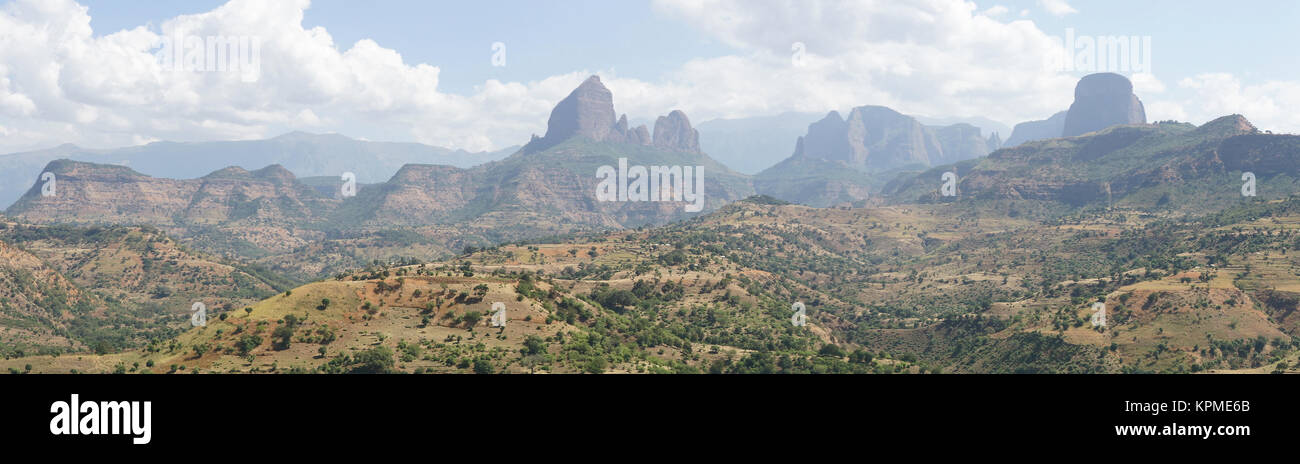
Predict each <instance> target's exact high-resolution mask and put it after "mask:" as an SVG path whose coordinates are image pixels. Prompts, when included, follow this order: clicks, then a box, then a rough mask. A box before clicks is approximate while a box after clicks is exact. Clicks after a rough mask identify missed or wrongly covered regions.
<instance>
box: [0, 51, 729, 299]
mask: <svg viewBox="0 0 1300 464" xmlns="http://www.w3.org/2000/svg"><path fill="white" fill-rule="evenodd" d="M613 115H614V107H613V99H612V94H611V93H610V92H609V90H608V89H606V88H605V87H604V86H603V85H602V84H601V83H600V80H599V78H597V77H595V76H593V77H592V78H591V79H589V80H587V81H586V82H584V83H583V85H581V86H579V87H578V88H577V89H575V90H574V91H573V92H572V93H571V94H570V95H569V97H567V98H565V99H564V100H563V101H561V102H560V103H559V104H557V106H556V108H555V110H554V111H553V112H552V115H551V118H550V121H549V123H548V130H547V134H546V136H544V137H534V139H533V141H532V142H530V143H529V144H528V145H527V146H525V147H524V148H523V149H521V150H518V151H517V152H515V153H514V154H513V155H510V156H509V157H507V158H505V159H503V160H500V161H493V162H488V163H485V164H480V165H478V166H475V167H472V168H468V169H463V168H458V167H454V166H447V165H433V164H405V165H403V166H401V168H400V169H399V170H398V171H397V172H396V173H395V174H394V175H393V176H392V177H391V178H389V179H387V180H386V181H384V182H380V183H375V184H370V185H364V186H361V187H360V188H359V189H358V191H357V194H356V196H355V197H351V198H343V197H342V195H341V187H342V184H343V182H342V181H341V180H336V179H337V178H334V179H321V182H311V183H306V182H303V180H302V179H300V178H298V177H297V176H295V175H294V173H293V172H291V171H290V170H288V169H287V168H286V167H284V166H282V165H271V166H268V167H265V168H261V169H257V170H254V171H249V170H246V169H244V168H240V167H228V168H222V169H218V170H215V171H213V172H211V173H208V174H206V175H203V176H202V177H198V178H192V179H170V178H161V177H153V176H148V175H144V174H142V173H139V172H137V171H135V170H133V169H130V168H128V167H125V166H117V165H107V164H91V163H86V162H78V161H68V160H58V161H53V162H50V163H49V165H48V166H46V167H45V170H46V171H48V172H52V173H54V174H55V175H56V176H57V177H56V178H57V188H58V195H54V196H48V197H47V196H43V195H41V189H40V186H39V183H37V184H36V185H33V186H32V188H30V189H28V191H27V192H26V194H25V195H23V196H22V197H21V198H20V199H19V200H18V201H17V202H15V203H14V205H13V206H11V207H10V208H9V209H8V211H7V213H8V214H9V215H10V216H12V217H14V218H16V219H19V220H21V221H24V222H29V223H39V224H51V223H74V224H142V223H143V224H153V225H157V226H159V227H163V228H165V229H166V230H167V231H169V232H170V233H173V234H176V235H178V236H179V237H181V238H182V239H184V240H188V242H187V243H190V244H192V245H193V246H196V247H198V248H201V249H203V250H205V251H208V252H211V253H214V254H218V255H221V256H227V257H242V258H246V259H247V258H254V259H259V260H260V261H259V262H261V263H263V264H266V265H268V266H271V267H273V268H275V269H277V270H279V271H281V272H286V273H290V274H293V275H299V276H303V275H313V274H317V273H321V272H331V271H336V270H339V269H346V268H349V267H355V266H357V265H358V264H359V263H364V262H367V261H369V260H370V259H374V258H378V257H388V256H393V255H396V256H409V255H412V254H427V253H446V252H449V251H451V250H454V249H459V247H461V246H464V245H478V246H482V245H487V244H491V243H497V242H500V241H504V240H512V239H521V238H533V237H539V236H547V235H557V234H563V233H569V232H573V231H580V230H596V229H604V228H619V227H635V226H639V225H646V224H662V223H664V222H667V221H670V220H673V219H675V218H680V217H684V216H685V215H687V214H688V213H687V212H686V211H685V208H684V206H685V203H683V202H681V201H659V202H599V201H597V199H596V198H595V195H594V192H595V190H596V187H597V183H598V178H597V177H596V172H597V169H598V168H599V167H600V166H618V165H619V159H620V158H626V159H627V160H628V161H629V162H630V163H631V164H634V165H645V166H690V167H692V168H693V169H697V170H699V169H702V171H701V172H702V173H703V183H704V184H703V185H704V189H705V191H706V192H707V194H706V195H704V196H702V197H701V199H700V205H701V206H702V207H703V208H704V209H705V210H712V209H716V208H718V207H720V206H721V205H724V204H726V203H729V202H732V201H736V200H739V199H741V198H744V197H747V196H750V195H752V194H753V193H754V191H753V187H752V186H751V184H750V182H749V180H748V179H747V178H746V177H745V176H743V175H741V174H738V173H735V172H733V171H730V170H729V169H727V168H726V167H725V166H723V165H721V164H719V163H717V162H716V161H713V160H712V159H710V158H709V157H708V156H707V155H704V154H703V153H700V151H699V142H698V133H697V132H696V131H695V129H694V128H692V127H691V125H690V121H689V120H688V119H687V117H686V115H685V114H683V113H681V112H680V111H674V112H672V113H670V114H668V115H666V116H662V117H660V118H659V119H658V120H657V121H656V123H655V131H654V133H653V135H650V134H649V132H648V131H647V130H646V129H645V128H644V127H639V128H635V129H632V128H628V127H627V126H626V120H627V119H626V116H624V117H623V118H622V119H621V120H619V121H615V120H614V118H613ZM293 138H294V137H289V139H293ZM310 140H318V139H317V138H314V137H312V138H310ZM283 142H284V141H283V140H280V141H278V142H277V143H283ZM360 146H364V147H372V146H374V145H369V144H360ZM679 181H680V179H679ZM661 187H662V188H670V187H671V188H681V187H682V186H680V185H679V186H670V185H663V186H661ZM394 228H404V229H409V230H410V231H411V232H410V234H409V236H408V238H407V239H403V240H400V241H397V242H396V244H394V243H395V242H393V241H391V240H390V241H387V242H384V241H383V240H379V239H376V238H375V237H381V236H385V235H384V234H385V233H386V231H389V230H391V229H394ZM365 237H370V239H375V240H379V241H381V242H384V245H381V246H375V247H356V246H355V244H354V245H353V246H352V247H350V248H351V251H349V252H348V253H346V254H347V256H335V255H329V254H328V253H320V254H318V255H315V256H314V257H313V260H314V262H313V263H311V264H303V263H301V262H295V263H287V262H281V261H277V257H285V256H287V255H289V254H291V253H293V252H294V251H295V250H299V249H301V248H302V247H309V246H314V244H315V245H318V244H321V243H334V245H331V246H338V243H341V242H339V241H348V240H358V239H360V240H368V239H367V238H365ZM357 248H366V249H364V250H360V251H358V249H357ZM304 273H305V274H304Z"/></svg>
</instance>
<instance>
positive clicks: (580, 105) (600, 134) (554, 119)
mask: <svg viewBox="0 0 1300 464" xmlns="http://www.w3.org/2000/svg"><path fill="white" fill-rule="evenodd" d="M615 114H616V113H615V112H614V94H613V92H610V91H609V89H608V88H606V87H605V85H604V84H603V83H601V82H600V77H599V76H591V77H589V78H587V80H586V81H583V83H582V84H581V85H579V86H578V88H576V89H574V90H573V92H572V93H570V94H569V96H568V97H565V98H564V100H561V101H560V103H559V104H557V105H555V109H553V110H551V118H550V119H549V120H548V121H547V123H546V135H545V136H542V137H538V136H536V135H534V136H533V138H532V140H531V141H529V142H528V145H526V146H524V152H525V153H537V152H540V151H544V150H546V149H548V148H551V147H553V146H555V145H558V144H560V142H563V141H565V140H568V139H571V138H574V137H583V138H586V139H588V140H593V141H596V142H610V143H626V144H632V145H653V146H655V147H659V148H664V149H669V150H676V151H685V152H691V153H698V152H699V151H700V134H699V132H698V131H696V130H695V129H694V128H692V127H691V122H690V120H689V119H687V118H686V114H685V113H682V112H681V111H676V110H675V111H673V112H672V113H669V114H668V116H661V117H659V119H658V120H657V121H655V130H654V136H653V137H651V135H650V131H649V130H648V129H646V127H645V126H637V127H628V122H627V115H622V116H621V117H619V118H618V120H617V121H615V119H614V115H615Z"/></svg>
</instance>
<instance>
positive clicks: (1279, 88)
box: [1177, 73, 1300, 132]
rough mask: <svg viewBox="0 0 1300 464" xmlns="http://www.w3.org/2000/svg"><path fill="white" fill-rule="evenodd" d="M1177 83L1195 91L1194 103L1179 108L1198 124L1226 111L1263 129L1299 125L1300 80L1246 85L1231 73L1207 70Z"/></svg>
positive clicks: (1290, 129)
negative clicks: (1297, 110)
mask: <svg viewBox="0 0 1300 464" xmlns="http://www.w3.org/2000/svg"><path fill="white" fill-rule="evenodd" d="M1178 86H1179V87H1181V88H1183V89H1187V90H1189V91H1191V92H1193V93H1194V95H1195V97H1194V99H1193V101H1195V104H1187V105H1179V107H1178V110H1177V111H1181V112H1183V113H1184V114H1187V117H1188V118H1189V119H1190V120H1191V121H1193V122H1198V123H1203V122H1206V121H1209V120H1212V119H1214V118H1217V117H1219V116H1223V115H1227V114H1242V115H1244V116H1246V118H1247V119H1250V121H1251V122H1252V123H1254V124H1255V126H1256V127H1259V128H1260V129H1270V130H1281V131H1287V132H1294V131H1295V130H1296V129H1297V128H1300V113H1296V112H1295V110H1294V109H1295V108H1296V107H1298V106H1300V83H1298V82H1293V81H1268V82H1264V83H1261V84H1255V85H1246V84H1243V83H1242V82H1241V79H1240V78H1238V77H1237V76H1234V75H1232V74H1229V73H1205V74H1198V75H1196V76H1192V77H1188V78H1185V79H1183V80H1181V81H1179V82H1178Z"/></svg>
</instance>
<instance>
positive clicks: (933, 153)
mask: <svg viewBox="0 0 1300 464" xmlns="http://www.w3.org/2000/svg"><path fill="white" fill-rule="evenodd" d="M990 150H991V149H990V148H989V146H988V140H986V139H984V138H983V137H981V136H980V130H979V128H977V127H975V126H972V125H970V124H964V123H963V124H953V125H951V126H945V127H938V128H936V127H929V126H925V125H923V124H921V123H920V122H918V121H917V120H916V119H915V118H912V117H911V116H907V115H904V114H901V113H899V112H897V111H894V110H892V109H889V108H886V107H883V106H861V107H857V108H854V109H853V111H851V112H849V117H848V119H844V118H841V117H840V114H839V113H838V112H835V111H832V112H830V113H829V114H827V115H826V117H825V118H822V120H820V121H817V122H815V123H813V124H811V125H809V126H808V135H806V136H804V137H802V138H800V139H799V140H798V141H797V142H796V147H795V153H794V155H795V156H803V157H812V158H819V159H825V160H830V161H839V162H842V163H844V164H845V165H847V166H849V167H852V168H855V169H858V170H863V171H887V170H890V169H898V168H904V167H909V166H910V167H926V166H932V165H936V164H946V163H951V162H955V161H961V160H965V159H970V158H975V157H979V156H983V155H986V154H988V152H989V151H990Z"/></svg>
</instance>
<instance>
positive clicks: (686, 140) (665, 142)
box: [654, 110, 700, 153]
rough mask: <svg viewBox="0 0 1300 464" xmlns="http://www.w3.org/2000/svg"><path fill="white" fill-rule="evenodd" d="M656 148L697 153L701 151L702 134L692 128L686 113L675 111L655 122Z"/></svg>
mask: <svg viewBox="0 0 1300 464" xmlns="http://www.w3.org/2000/svg"><path fill="white" fill-rule="evenodd" d="M654 146H656V147H659V148H663V149H668V150H677V151H685V152H690V153H697V152H699V151H700V132H699V131H697V130H695V129H694V128H692V127H691V120H690V119H688V118H687V117H686V113H683V112H681V111H680V110H673V112H671V113H668V116H660V117H659V119H656V120H655V132H654Z"/></svg>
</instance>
